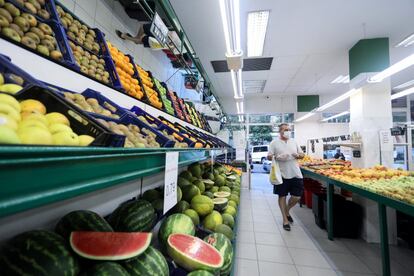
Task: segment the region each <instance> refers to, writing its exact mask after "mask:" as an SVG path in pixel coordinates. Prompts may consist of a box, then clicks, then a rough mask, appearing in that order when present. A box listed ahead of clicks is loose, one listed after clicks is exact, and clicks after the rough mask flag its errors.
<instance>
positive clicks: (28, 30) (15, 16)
mask: <svg viewBox="0 0 414 276" xmlns="http://www.w3.org/2000/svg"><path fill="white" fill-rule="evenodd" d="M21 2H23V1H21ZM39 2H42V3H43V5H44V1H36V0H33V1H29V2H23V3H22V5H24V6H25V7H26V8H27V9H28V10H30V11H31V12H33V13H34V14H38V15H39V16H41V15H43V16H46V17H48V16H49V14H48V12H47V11H46V10H44V9H42V7H41V4H40V3H39ZM35 6H36V7H37V8H39V9H37V8H36V7H35ZM46 13H47V14H46ZM0 29H1V34H2V35H3V36H5V37H8V38H10V39H11V40H14V41H16V42H19V43H21V44H23V45H25V46H27V47H29V48H31V49H33V50H36V51H37V52H39V53H40V54H42V55H45V56H50V57H51V58H53V59H55V60H61V59H62V53H61V52H60V51H59V48H58V46H57V42H56V39H55V35H54V33H53V30H52V28H51V27H50V26H49V25H48V24H46V23H42V22H39V21H38V20H37V19H36V17H35V16H34V15H33V14H30V13H25V12H23V11H21V10H20V9H19V8H18V7H16V6H15V5H13V4H12V3H9V2H5V1H0Z"/></svg>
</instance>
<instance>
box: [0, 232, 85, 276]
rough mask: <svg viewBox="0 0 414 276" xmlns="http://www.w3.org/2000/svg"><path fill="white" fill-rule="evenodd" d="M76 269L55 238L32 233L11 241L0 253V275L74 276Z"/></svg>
mask: <svg viewBox="0 0 414 276" xmlns="http://www.w3.org/2000/svg"><path fill="white" fill-rule="evenodd" d="M78 273H79V265H78V263H77V260H76V259H75V257H74V256H73V255H72V253H71V251H70V249H69V247H68V246H67V242H66V241H65V240H64V239H63V238H62V237H61V236H59V235H58V234H56V233H54V232H51V231H46V230H33V231H29V232H25V233H22V234H20V235H18V236H16V237H14V238H13V239H11V240H10V241H9V242H8V243H7V244H6V245H5V246H4V248H3V250H2V252H1V253H0V275H7V276H13V275H36V276H38V275H45V276H46V275H54V276H60V275H62V276H75V275H78Z"/></svg>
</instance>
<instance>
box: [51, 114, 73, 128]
mask: <svg viewBox="0 0 414 276" xmlns="http://www.w3.org/2000/svg"><path fill="white" fill-rule="evenodd" d="M46 119H47V121H48V122H49V124H51V125H52V124H57V123H60V124H64V125H67V126H70V123H69V120H68V118H66V116H65V115H63V114H62V113H59V112H51V113H48V114H46Z"/></svg>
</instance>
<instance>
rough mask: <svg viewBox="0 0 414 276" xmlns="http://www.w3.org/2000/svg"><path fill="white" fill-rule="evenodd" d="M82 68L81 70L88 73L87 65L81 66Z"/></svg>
mask: <svg viewBox="0 0 414 276" xmlns="http://www.w3.org/2000/svg"><path fill="white" fill-rule="evenodd" d="M80 70H81V72H82V73H84V74H88V68H86V67H85V66H81V67H80Z"/></svg>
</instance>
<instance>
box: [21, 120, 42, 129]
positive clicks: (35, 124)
mask: <svg viewBox="0 0 414 276" xmlns="http://www.w3.org/2000/svg"><path fill="white" fill-rule="evenodd" d="M26 127H38V128H43V129H45V130H48V128H47V126H46V125H45V124H44V123H43V122H42V121H40V120H36V119H27V120H23V121H21V122H20V123H19V127H18V128H19V129H22V128H26Z"/></svg>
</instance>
